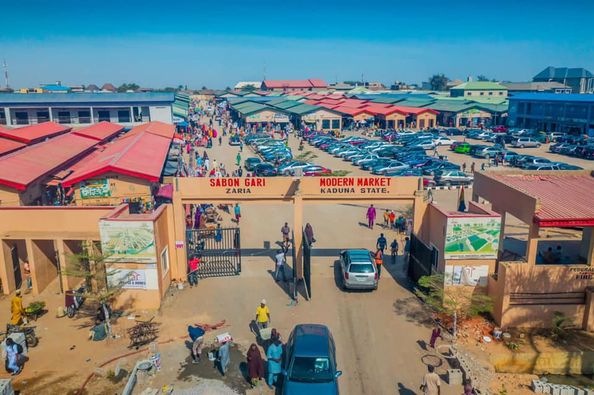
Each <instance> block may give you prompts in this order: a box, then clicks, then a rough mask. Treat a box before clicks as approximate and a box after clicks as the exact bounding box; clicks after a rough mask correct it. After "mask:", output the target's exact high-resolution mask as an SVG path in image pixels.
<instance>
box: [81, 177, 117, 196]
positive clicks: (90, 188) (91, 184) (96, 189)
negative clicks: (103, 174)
mask: <svg viewBox="0 0 594 395" xmlns="http://www.w3.org/2000/svg"><path fill="white" fill-rule="evenodd" d="M109 196H111V190H110V189H109V180H107V179H103V180H90V181H87V182H86V183H84V184H82V185H81V187H80V197H81V199H95V198H102V197H109Z"/></svg>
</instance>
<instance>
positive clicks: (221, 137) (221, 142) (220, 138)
mask: <svg viewBox="0 0 594 395" xmlns="http://www.w3.org/2000/svg"><path fill="white" fill-rule="evenodd" d="M221 145H223V136H219V147H220V146H221Z"/></svg>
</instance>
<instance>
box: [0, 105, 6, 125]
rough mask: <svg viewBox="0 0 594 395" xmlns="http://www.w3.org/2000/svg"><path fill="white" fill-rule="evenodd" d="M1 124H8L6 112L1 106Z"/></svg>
mask: <svg viewBox="0 0 594 395" xmlns="http://www.w3.org/2000/svg"><path fill="white" fill-rule="evenodd" d="M0 125H6V113H5V112H4V109H3V108H0Z"/></svg>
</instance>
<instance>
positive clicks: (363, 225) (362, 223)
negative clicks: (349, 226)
mask: <svg viewBox="0 0 594 395" xmlns="http://www.w3.org/2000/svg"><path fill="white" fill-rule="evenodd" d="M359 226H362V227H364V228H367V229H369V224H366V223H365V222H359Z"/></svg>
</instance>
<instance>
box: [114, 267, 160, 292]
mask: <svg viewBox="0 0 594 395" xmlns="http://www.w3.org/2000/svg"><path fill="white" fill-rule="evenodd" d="M107 284H108V286H109V288H113V287H117V286H120V285H121V286H122V288H124V289H159V280H158V276H157V269H156V268H151V269H132V270H129V269H108V272H107Z"/></svg>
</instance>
